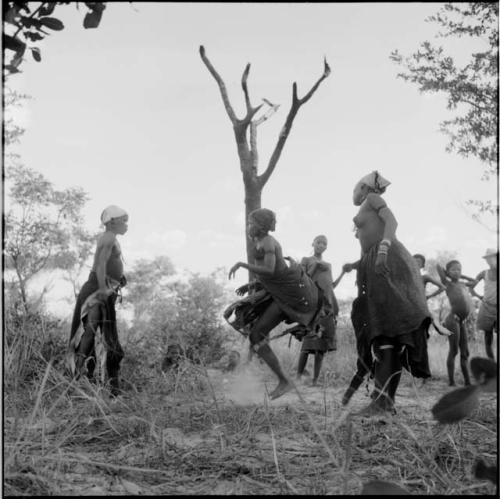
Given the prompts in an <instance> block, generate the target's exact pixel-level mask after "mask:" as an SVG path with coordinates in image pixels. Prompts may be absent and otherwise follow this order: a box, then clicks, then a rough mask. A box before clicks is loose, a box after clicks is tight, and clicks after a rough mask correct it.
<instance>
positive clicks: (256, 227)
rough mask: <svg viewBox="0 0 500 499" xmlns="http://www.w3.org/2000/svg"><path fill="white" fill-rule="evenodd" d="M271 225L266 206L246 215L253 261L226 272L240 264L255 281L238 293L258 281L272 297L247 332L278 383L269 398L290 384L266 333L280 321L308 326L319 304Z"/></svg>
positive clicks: (272, 217) (315, 292) (314, 290)
mask: <svg viewBox="0 0 500 499" xmlns="http://www.w3.org/2000/svg"><path fill="white" fill-rule="evenodd" d="M275 227H276V216H275V214H274V212H272V211H271V210H268V209H266V208H260V209H258V210H254V211H252V212H251V213H250V215H249V216H248V226H247V231H248V235H249V237H250V238H251V239H252V241H253V242H254V248H253V256H254V260H255V263H254V264H252V263H245V262H237V263H236V264H235V265H233V267H232V268H231V270H230V271H229V279H231V278H232V277H234V275H235V273H236V271H237V270H238V269H239V268H241V267H242V268H245V269H248V270H249V271H250V272H252V273H254V274H255V275H256V276H257V280H256V282H252V283H249V284H246V285H244V286H242V287H240V288H239V289H238V290H237V293H238V294H243V293H245V292H247V291H248V290H249V289H250V288H251V287H255V284H256V283H258V284H260V285H261V286H262V287H263V288H264V289H265V290H266V291H267V292H268V293H269V294H270V296H271V298H272V299H270V300H269V301H268V302H267V303H266V306H265V308H264V309H263V310H262V311H261V312H260V314H259V317H258V318H257V319H256V320H255V321H254V322H253V323H252V325H251V326H250V332H249V339H250V345H251V347H252V349H253V351H254V352H256V353H257V355H258V356H259V357H260V358H261V359H262V360H263V361H264V362H265V363H266V364H267V365H268V366H269V367H270V369H271V370H272V371H273V372H274V374H276V376H277V377H278V380H279V383H278V386H277V387H276V388H275V389H274V390H273V391H272V392H271V394H270V397H271V398H272V399H275V398H277V397H280V396H281V395H283V394H284V393H285V392H287V391H288V390H290V389H291V388H292V386H293V385H292V383H291V381H290V380H289V379H288V378H287V377H286V376H285V374H284V373H283V370H282V369H281V366H280V363H279V361H278V358H277V357H276V355H275V354H274V352H273V351H272V350H271V348H270V346H269V344H268V335H269V333H270V332H271V330H272V329H274V328H275V327H276V326H277V325H278V324H279V323H280V322H282V321H286V322H298V323H299V324H302V325H304V326H311V325H312V324H313V323H314V322H315V320H316V318H317V316H318V312H319V310H318V308H319V307H320V303H319V301H320V300H319V297H318V288H317V287H316V285H315V284H314V282H313V281H312V280H311V279H310V277H309V276H308V275H307V274H306V273H305V272H304V270H303V268H302V267H301V266H300V265H298V264H296V263H295V262H293V261H291V263H290V265H287V263H286V262H285V258H284V257H283V251H282V249H281V245H280V243H279V242H278V241H277V240H276V239H275V238H274V237H273V236H271V235H270V234H269V232H270V231H274V230H275Z"/></svg>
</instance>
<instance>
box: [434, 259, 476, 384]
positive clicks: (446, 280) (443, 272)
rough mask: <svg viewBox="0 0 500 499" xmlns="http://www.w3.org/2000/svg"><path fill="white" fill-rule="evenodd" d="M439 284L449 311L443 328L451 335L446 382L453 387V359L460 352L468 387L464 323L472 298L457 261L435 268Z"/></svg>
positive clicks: (467, 356) (466, 345)
mask: <svg viewBox="0 0 500 499" xmlns="http://www.w3.org/2000/svg"><path fill="white" fill-rule="evenodd" d="M436 268H437V271H438V274H439V277H440V279H441V282H442V283H443V285H444V286H445V288H446V295H447V296H448V300H449V302H450V307H451V311H450V313H449V314H448V316H447V317H446V319H445V322H444V326H445V327H446V328H447V329H449V330H450V331H451V332H452V333H454V334H452V335H451V336H448V343H449V351H448V358H447V360H446V367H447V369H448V381H449V385H450V386H455V357H456V356H457V354H458V351H459V350H460V367H461V369H462V374H463V377H464V384H465V385H470V376H469V369H468V367H467V360H468V358H469V347H468V344H467V327H466V324H465V321H466V319H467V317H468V316H469V314H470V313H471V310H472V298H471V296H470V293H469V291H468V289H467V287H466V285H465V284H464V283H463V282H460V278H462V277H463V276H462V265H461V264H460V262H459V261H458V260H450V261H449V262H448V263H447V264H446V267H445V269H443V267H441V265H439V264H438V265H437V266H436Z"/></svg>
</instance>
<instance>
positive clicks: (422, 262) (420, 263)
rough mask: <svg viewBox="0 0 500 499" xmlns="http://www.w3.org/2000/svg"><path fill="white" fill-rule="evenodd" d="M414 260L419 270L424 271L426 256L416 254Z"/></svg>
mask: <svg viewBox="0 0 500 499" xmlns="http://www.w3.org/2000/svg"><path fill="white" fill-rule="evenodd" d="M413 258H414V259H415V261H416V262H417V265H418V268H419V269H423V268H424V267H425V256H424V255H421V254H420V253H415V254H414V255H413Z"/></svg>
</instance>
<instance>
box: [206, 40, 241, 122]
mask: <svg viewBox="0 0 500 499" xmlns="http://www.w3.org/2000/svg"><path fill="white" fill-rule="evenodd" d="M200 56H201V60H202V61H203V62H204V63H205V66H206V67H207V68H208V70H209V71H210V74H211V75H212V76H213V77H214V79H215V81H216V82H217V85H218V86H219V90H220V94H221V96H222V101H223V102H224V107H225V108H226V112H227V114H228V116H229V119H230V120H231V122H232V123H233V125H236V124H237V123H238V118H237V117H236V114H235V113H234V110H233V108H232V106H231V103H230V102H229V97H228V95H227V90H226V85H225V84H224V81H223V80H222V78H221V77H220V76H219V73H217V71H216V70H215V68H214V67H213V66H212V63H211V62H210V61H209V60H208V57H207V56H206V54H205V47H203V45H200Z"/></svg>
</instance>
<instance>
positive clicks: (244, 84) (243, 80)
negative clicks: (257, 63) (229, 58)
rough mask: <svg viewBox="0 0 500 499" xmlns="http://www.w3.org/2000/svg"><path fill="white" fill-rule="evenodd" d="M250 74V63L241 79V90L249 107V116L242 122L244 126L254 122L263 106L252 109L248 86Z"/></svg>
mask: <svg viewBox="0 0 500 499" xmlns="http://www.w3.org/2000/svg"><path fill="white" fill-rule="evenodd" d="M249 73H250V63H248V64H247V65H246V68H245V71H243V75H242V77H241V88H242V89H243V93H244V94H245V104H246V107H247V115H246V116H245V117H244V118H243V120H242V124H243V125H248V124H249V123H250V121H251V120H252V118H253V117H254V116H255V114H256V113H257V112H258V111H259V109H260V108H261V107H262V104H261V105H260V106H257V107H252V105H251V104H250V96H249V94H248V84H247V80H248V74H249Z"/></svg>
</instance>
